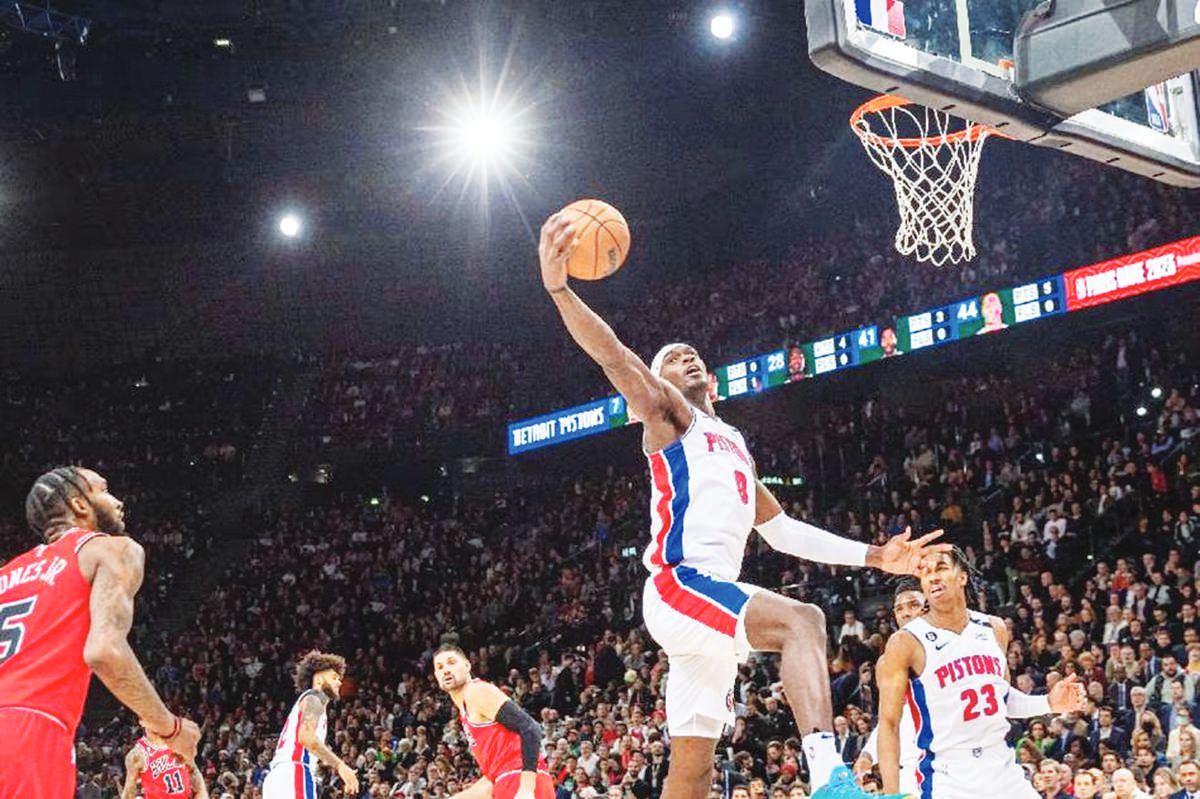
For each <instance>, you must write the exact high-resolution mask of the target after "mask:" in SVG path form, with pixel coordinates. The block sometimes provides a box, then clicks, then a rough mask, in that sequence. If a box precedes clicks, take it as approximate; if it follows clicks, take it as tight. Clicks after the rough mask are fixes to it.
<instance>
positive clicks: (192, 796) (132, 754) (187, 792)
mask: <svg viewBox="0 0 1200 799" xmlns="http://www.w3.org/2000/svg"><path fill="white" fill-rule="evenodd" d="M143 726H144V725H143ZM139 780H140V781H141V783H142V798H143V799H208V786H207V785H205V784H204V776H203V775H202V774H201V773H200V769H198V768H196V764H195V763H184V762H183V761H182V760H181V759H180V757H179V755H177V754H175V753H174V752H172V751H171V749H170V748H169V747H168V746H167V745H166V743H165V742H164V741H163V740H162V738H160V737H159V736H158V735H156V734H155V733H154V732H153V731H152V730H149V729H147V730H146V734H145V735H143V736H142V737H141V738H138V739H137V741H136V742H135V743H134V745H133V748H132V749H130V750H129V752H128V753H127V754H126V755H125V785H124V787H123V788H122V789H121V799H134V797H136V796H137V795H138V781H139Z"/></svg>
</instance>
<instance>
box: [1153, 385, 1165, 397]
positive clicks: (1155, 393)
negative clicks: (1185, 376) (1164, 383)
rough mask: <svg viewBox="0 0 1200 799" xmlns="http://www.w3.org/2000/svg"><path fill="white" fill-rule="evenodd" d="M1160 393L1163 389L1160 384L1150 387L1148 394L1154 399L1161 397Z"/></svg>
mask: <svg viewBox="0 0 1200 799" xmlns="http://www.w3.org/2000/svg"><path fill="white" fill-rule="evenodd" d="M1162 395H1163V390H1162V387H1161V386H1155V387H1154V388H1152V389H1150V396H1151V397H1153V398H1154V399H1162Z"/></svg>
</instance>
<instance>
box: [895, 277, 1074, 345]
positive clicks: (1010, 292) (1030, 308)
mask: <svg viewBox="0 0 1200 799" xmlns="http://www.w3.org/2000/svg"><path fill="white" fill-rule="evenodd" d="M1064 296H1065V291H1064V284H1063V276H1062V275H1055V276H1054V277H1046V278H1042V279H1041V280H1035V281H1033V282H1031V283H1026V284H1024V285H1021V286H1017V287H1015V288H1011V289H1000V290H999V291H989V292H986V293H984V294H980V295H978V296H975V297H968V298H967V299H965V300H959V301H958V302H953V303H950V304H949V305H943V306H941V307H939V308H931V309H930V310H928V311H921V312H920V313H915V314H910V315H909V316H903V317H901V318H900V319H898V320H897V322H896V348H897V353H896V354H900V353H905V352H912V351H913V350H919V349H924V348H925V347H936V346H938V345H941V344H946V343H948V342H951V341H958V340H960V339H963V338H968V337H970V336H978V335H985V334H987V333H995V332H998V331H1000V330H1004V329H1006V328H1009V327H1012V326H1013V325H1020V324H1024V323H1025V322H1031V321H1033V320H1034V319H1041V318H1042V317H1045V316H1053V315H1055V314H1061V313H1066V311H1067V306H1066V302H1065V300H1064Z"/></svg>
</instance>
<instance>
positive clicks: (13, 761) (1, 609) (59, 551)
mask: <svg viewBox="0 0 1200 799" xmlns="http://www.w3.org/2000/svg"><path fill="white" fill-rule="evenodd" d="M25 518H26V520H27V521H28V522H29V526H30V528H32V530H33V532H34V533H36V534H38V535H39V536H40V537H41V538H42V541H43V543H41V544H39V545H38V546H36V547H34V548H33V549H31V550H29V551H28V552H25V553H23V554H21V555H18V556H17V557H15V558H13V559H12V560H10V561H8V562H7V563H5V564H4V565H3V566H0V729H2V730H4V744H3V745H2V746H0V799H28V797H35V796H36V797H37V799H70V798H71V797H73V796H74V795H75V747H74V744H73V741H74V738H75V728H76V727H77V726H78V725H79V719H80V717H81V716H82V715H83V703H84V699H85V698H86V697H87V689H88V681H89V680H90V679H91V676H92V673H93V672H95V674H96V676H97V677H99V678H100V680H101V681H102V682H103V683H104V684H105V685H106V686H107V687H108V690H110V691H112V693H113V695H114V696H115V697H116V698H117V699H119V700H120V701H121V702H122V703H124V704H125V706H126V707H128V708H129V709H130V710H132V711H133V712H134V713H136V714H137V715H138V716H139V717H140V718H142V719H145V721H146V723H147V724H148V725H149V727H150V728H151V729H153V730H156V731H159V732H158V734H159V737H160V738H161V739H162V740H163V741H164V742H165V743H166V744H167V746H169V747H170V748H171V749H172V750H173V751H175V752H178V753H179V754H180V755H182V756H183V757H184V758H185V759H187V760H188V761H189V762H190V761H192V760H193V759H194V758H195V755H196V743H197V741H199V739H200V728H199V727H197V726H196V725H195V723H194V722H191V721H187V720H185V719H181V718H179V717H178V716H176V715H174V714H173V713H171V712H170V711H169V710H167V706H166V705H164V704H163V701H162V699H161V698H160V697H159V695H158V692H157V691H155V690H154V686H153V685H152V684H151V683H150V680H149V679H148V678H147V677H146V673H145V671H143V670H142V666H141V664H140V663H139V662H138V659H137V656H136V655H135V654H134V653H133V650H132V649H131V648H130V646H129V642H128V641H127V640H126V637H127V636H128V635H129V628H130V626H131V625H132V623H133V597H134V595H135V594H136V593H137V591H138V588H139V587H141V584H142V568H143V566H144V564H145V552H144V551H143V550H142V548H141V546H139V545H138V544H137V542H135V541H134V540H133V539H131V538H127V537H125V536H124V535H123V533H124V532H125V521H124V515H123V513H122V505H121V502H120V500H118V499H117V498H116V497H114V496H113V495H112V494H110V493H108V484H107V483H106V482H105V480H104V478H103V477H101V476H100V475H98V474H96V473H95V472H93V471H91V470H90V469H81V468H77V467H74V466H65V467H61V468H58V469H54V470H53V471H50V472H47V473H46V474H43V475H42V476H41V477H39V478H38V479H37V482H35V483H34V484H33V488H32V489H30V491H29V496H28V497H27V498H26V500H25Z"/></svg>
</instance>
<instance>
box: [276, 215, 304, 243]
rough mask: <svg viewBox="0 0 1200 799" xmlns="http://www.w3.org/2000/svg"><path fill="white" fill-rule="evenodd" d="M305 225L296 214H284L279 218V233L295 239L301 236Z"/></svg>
mask: <svg viewBox="0 0 1200 799" xmlns="http://www.w3.org/2000/svg"><path fill="white" fill-rule="evenodd" d="M303 228H304V224H303V223H302V222H301V221H300V217H298V216H296V215H295V214H284V215H283V216H281V217H279V232H280V233H282V234H283V235H284V236H287V237H288V238H289V239H294V238H296V237H297V236H299V235H300V231H301V230H303Z"/></svg>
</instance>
